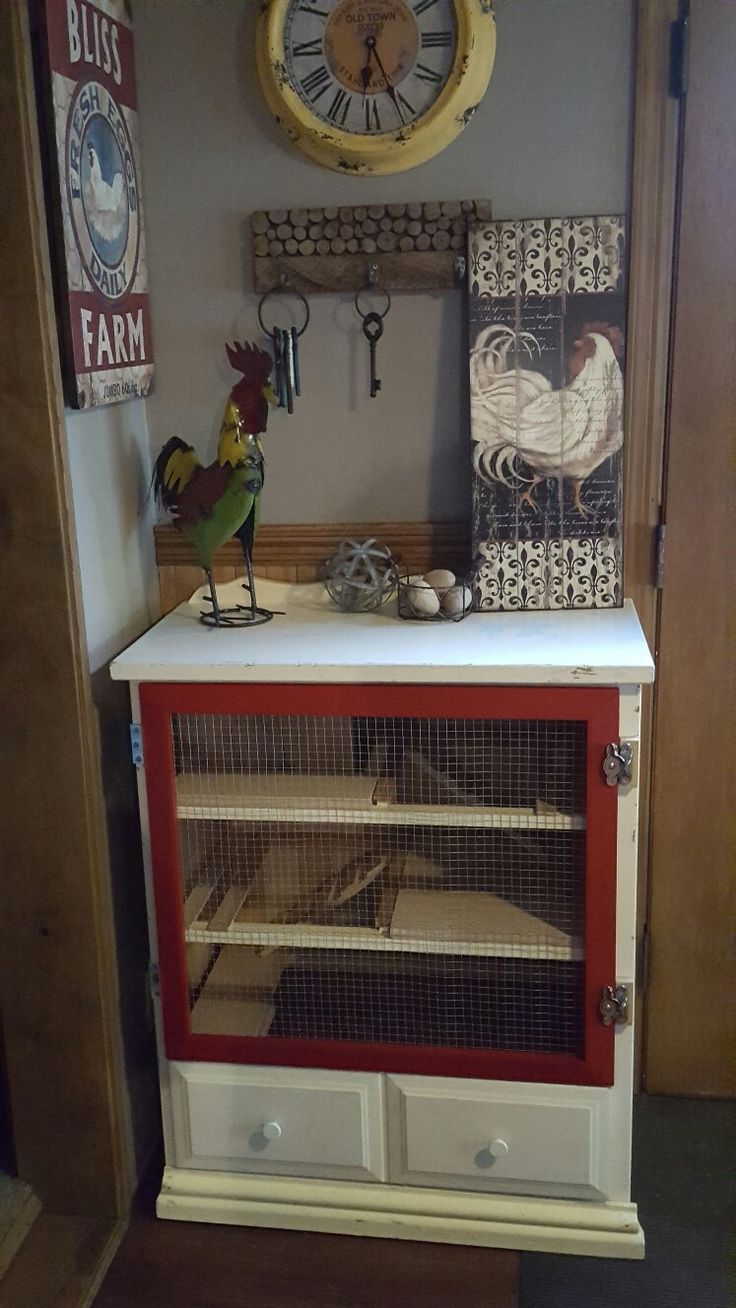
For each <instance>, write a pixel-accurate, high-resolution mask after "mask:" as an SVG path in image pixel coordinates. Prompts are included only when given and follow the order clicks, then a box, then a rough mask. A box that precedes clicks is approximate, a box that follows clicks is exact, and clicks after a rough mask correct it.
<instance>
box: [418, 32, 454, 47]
mask: <svg viewBox="0 0 736 1308" xmlns="http://www.w3.org/2000/svg"><path fill="white" fill-rule="evenodd" d="M450 45H452V32H422V49H423V50H434V49H439V48H440V47H442V46H450Z"/></svg>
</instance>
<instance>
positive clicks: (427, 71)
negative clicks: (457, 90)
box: [414, 64, 442, 86]
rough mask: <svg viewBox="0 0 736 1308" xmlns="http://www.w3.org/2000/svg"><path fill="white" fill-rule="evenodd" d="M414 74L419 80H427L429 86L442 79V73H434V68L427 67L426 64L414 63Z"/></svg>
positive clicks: (436, 83)
mask: <svg viewBox="0 0 736 1308" xmlns="http://www.w3.org/2000/svg"><path fill="white" fill-rule="evenodd" d="M414 75H415V76H416V77H418V78H419V80H420V82H429V84H430V86H436V85H438V84H439V83H440V82H441V81H442V74H441V73H436V72H435V70H434V68H427V65H426V64H415V65H414Z"/></svg>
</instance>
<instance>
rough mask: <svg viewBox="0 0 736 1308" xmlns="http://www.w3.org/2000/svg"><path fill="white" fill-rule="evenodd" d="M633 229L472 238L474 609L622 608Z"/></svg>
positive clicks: (548, 226) (489, 231)
mask: <svg viewBox="0 0 736 1308" xmlns="http://www.w3.org/2000/svg"><path fill="white" fill-rule="evenodd" d="M623 233H624V224H623V219H621V218H617V217H614V218H568V219H551V218H547V219H539V220H525V221H521V222H496V223H483V224H477V225H476V226H475V227H474V228H473V229H472V231H471V233H470V244H469V253H470V260H469V263H470V290H471V295H470V342H471V344H470V416H471V437H472V450H473V453H472V458H473V473H474V476H473V540H474V557H475V577H476V586H475V604H476V607H477V608H480V609H482V610H494V609H526V608H588V607H590V608H595V607H607V606H611V605H618V604H620V603H621V521H622V510H621V480H622V466H621V457H622V455H621V451H622V447H623V440H624V431H623V404H624V378H623V362H624V324H625V308H626V306H625V297H624V293H623V266H624V236H623Z"/></svg>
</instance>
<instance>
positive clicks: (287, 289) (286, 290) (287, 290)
mask: <svg viewBox="0 0 736 1308" xmlns="http://www.w3.org/2000/svg"><path fill="white" fill-rule="evenodd" d="M272 295H292V296H293V297H294V299H295V300H301V302H302V305H303V307H304V322H303V324H302V326H301V327H298V328H294V330H295V331H296V334H297V336H303V335H304V333H305V331H306V330H307V327H308V326H309V319H310V317H311V311H310V308H309V301H308V300H307V297H306V295H302V293H301V291H295V290H293V288H292V287H291V286H287V285H286V284H282V285H280V286H272V287H271V290H270V291H266V292H265V293H264V294H263V295H262V296H261V298H260V300H259V301H258V321H259V323H260V326H261V331H262V332H263V333H264V335H265V336H273V334H274V331H275V330H276V328H275V327H272V328H271V329H270V330H269V328H268V327H267V326H266V324H265V322H264V321H263V306H264V304H265V303H266V301H267V300H269V299H270V298H271V296H272Z"/></svg>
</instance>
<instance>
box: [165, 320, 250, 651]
mask: <svg viewBox="0 0 736 1308" xmlns="http://www.w3.org/2000/svg"><path fill="white" fill-rule="evenodd" d="M225 348H226V350H227V357H228V359H229V360H230V363H231V364H232V366H233V368H235V369H237V371H238V372H240V373H241V374H242V376H241V379H240V381H238V382H236V384H235V385H234V386H233V388H232V390H231V392H230V398H229V400H228V402H227V406H226V408H225V414H224V417H223V419H222V425H221V427H220V436H219V441H218V446H217V458H216V460H215V462H214V463H211V464H210V465H209V467H206V468H205V467H203V465H202V464H201V463H200V461H199V459H198V458H197V455H196V453H195V451H194V449H193V447H192V446H191V445H187V444H186V442H185V441H183V440H180V438H179V437H178V436H172V437H171V440H169V441H167V442H166V444H165V445H164V447H163V449H162V451H161V453H160V454H159V456H158V458H157V460H156V464H155V467H154V470H153V488H154V492H155V495H156V500H157V502H158V503H159V505H160V506H161V507H162V508H163V509H166V510H168V511H169V512H170V513H172V514H173V515H174V520H175V522H176V524H177V526H178V527H179V528H180V529H181V532H182V534H183V535H184V536H185V537H186V539H187V540H188V541H190V542H191V544H192V545H193V546H194V549H195V550H196V553H197V560H198V562H199V564H200V567H201V568H202V569H203V570H204V572H205V575H206V577H207V581H208V582H209V586H210V598H211V601H212V613H207V614H202V618H201V620H202V622H204V623H205V624H206V625H207V626H216V627H220V626H229V627H234V626H249V625H252V624H254V623H258V622H268V620H269V618H271V617H272V616H273V614H272V613H271V612H270V611H269V610H267V609H259V608H258V606H257V604H256V591H255V584H254V581H253V541H254V538H255V533H256V528H257V526H258V518H259V514H260V502H261V490H262V487H263V478H264V462H263V450H262V449H261V443H260V441H259V439H258V437H259V435H260V434H261V433H262V432H265V430H266V424H267V421H268V406H269V404H275V403H276V397H275V395H274V393H273V390H272V389H271V385H270V383H269V377H270V374H271V368H272V360H271V356H270V355H269V354H266V353H264V351H263V350H259V349H258V348H257V347H256V346H255V345H248V344H246V343H243V344H242V345H239V344H237V342H236V343H235V344H234V345H232V346H231V345H226V347H225ZM233 536H237V538H238V540H239V541H240V544H241V546H242V549H243V554H244V556H245V567H246V571H247V574H248V584H247V590H248V592H249V594H250V606H249V607H245V606H243V605H240V604H239V605H236V606H235V608H231V609H222V608H221V607H220V605H219V603H218V599H217V589H216V587H215V579H214V576H213V574H212V562H213V558H214V555H215V552H216V551H217V550H218V549H219V548H220V546H221V545H224V544H225V542H226V541H228V540H230V539H231V537H233Z"/></svg>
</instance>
